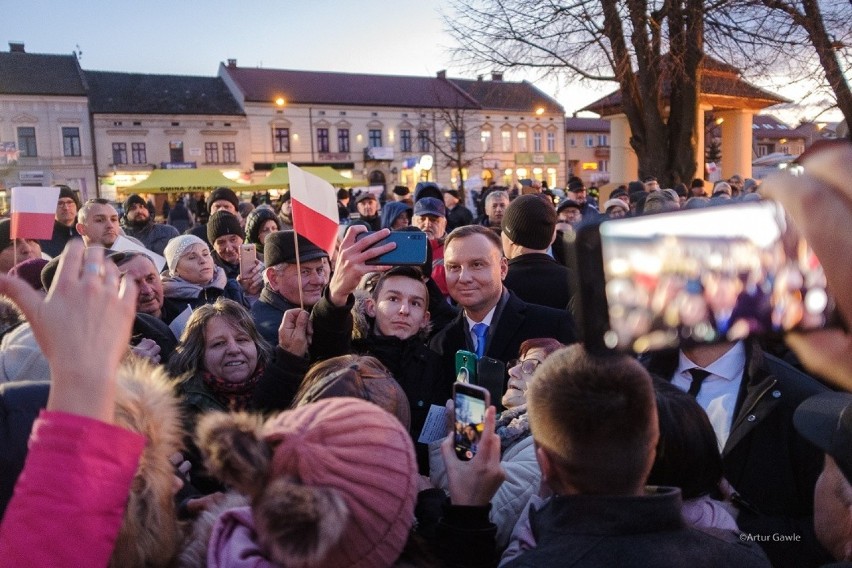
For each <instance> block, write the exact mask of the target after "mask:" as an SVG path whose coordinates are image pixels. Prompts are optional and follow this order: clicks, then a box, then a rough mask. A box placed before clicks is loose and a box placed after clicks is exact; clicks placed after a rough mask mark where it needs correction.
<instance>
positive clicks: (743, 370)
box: [644, 341, 830, 566]
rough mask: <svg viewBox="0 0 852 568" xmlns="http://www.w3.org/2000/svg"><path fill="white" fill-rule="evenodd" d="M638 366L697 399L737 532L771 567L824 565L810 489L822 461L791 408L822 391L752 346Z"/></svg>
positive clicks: (687, 353) (706, 348)
mask: <svg viewBox="0 0 852 568" xmlns="http://www.w3.org/2000/svg"><path fill="white" fill-rule="evenodd" d="M644 364H645V366H646V367H647V368H648V370H649V371H651V372H652V373H654V374H656V375H658V376H660V377H662V378H664V379H666V380H668V381H670V382H671V383H672V384H673V385H675V386H676V387H678V388H680V389H682V390H685V391H687V392H689V393H690V394H692V395H693V396H695V399H696V401H697V402H698V404H699V405H701V407H702V408H704V410H705V411H706V412H707V415H708V417H709V418H710V423H711V424H712V425H713V429H714V430H715V432H716V437H717V440H718V442H719V447H720V448H721V453H722V464H723V471H724V475H725V479H726V480H727V481H728V482H729V483H730V485H731V487H733V489H734V490H735V491H737V492H738V495H737V499H734V501H735V503H736V504H737V505H738V510H739V513H738V515H737V524H738V525H739V527H740V530H742V531H743V532H745V533H747V534H749V535H752V536H753V537H754V540H755V541H757V542H758V543H759V544H760V545H761V546H762V547H763V549H764V551H765V552H766V554H767V556H769V559H770V561H772V564H773V566H817V565H821V564H823V563H825V562H828V561H829V560H830V558H829V557H828V556H827V553H826V552H825V550H823V549H822V547H821V546H820V544H819V542H817V539H816V535H815V533H814V528H813V489H814V485H815V484H816V480H817V477H818V476H819V473H820V469H821V467H822V463H823V460H822V453H821V452H820V450H819V449H817V448H816V447H815V446H813V445H812V444H811V443H809V442H808V441H807V440H805V439H804V438H803V437H802V436H800V435H799V434H798V433H797V432H796V431H795V429H794V426H793V412H794V411H795V410H796V407H797V406H798V405H799V404H800V403H801V402H802V401H803V400H805V399H806V398H808V397H810V396H813V395H815V394H819V393H821V392H826V391H827V390H828V389H827V388H826V387H825V386H824V385H822V384H821V383H819V382H817V381H816V380H815V379H813V378H812V377H810V376H808V375H806V374H805V373H803V372H801V371H799V370H797V369H795V368H794V367H792V366H790V365H788V364H787V363H785V362H784V361H782V360H780V359H778V358H776V357H773V356H772V355H769V354H768V353H764V352H763V351H762V350H761V349H760V347H759V346H758V344H757V342H755V341H738V342H735V343H722V344H717V345H703V346H694V347H690V348H688V349H683V350H680V351H677V350H671V351H660V352H657V353H654V354H652V355H651V356H650V357H647V358H646V359H645V361H644ZM766 535H769V538H764V537H765V536H766ZM772 535H793V536H792V537H787V538H782V537H780V536H776V537H775V538H772Z"/></svg>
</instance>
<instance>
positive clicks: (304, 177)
mask: <svg viewBox="0 0 852 568" xmlns="http://www.w3.org/2000/svg"><path fill="white" fill-rule="evenodd" d="M287 173H288V175H289V176H290V199H291V200H292V201H293V229H294V230H295V231H296V234H297V235H299V236H302V237H305V238H306V239H308V240H309V241H311V242H312V243H314V244H315V245H317V246H318V247H320V248H321V249H323V250H324V251H326V252H327V253H328V254H329V256H331V254H332V253H333V252H334V247H335V245H336V244H337V227H338V225H340V216H339V215H338V213H337V192H336V191H335V190H334V187H332V185H331V184H330V183H328V182H327V181H325V180H324V179H322V178H320V177H317V176H315V175H314V174H310V173H308V172H306V171H304V170H302V169H301V168H299V167H298V166H295V165H293V164H290V163H288V164H287Z"/></svg>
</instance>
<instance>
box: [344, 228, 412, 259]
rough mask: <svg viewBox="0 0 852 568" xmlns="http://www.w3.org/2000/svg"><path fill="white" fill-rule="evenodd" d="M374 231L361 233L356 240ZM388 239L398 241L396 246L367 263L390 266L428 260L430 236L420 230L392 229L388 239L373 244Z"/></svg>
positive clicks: (381, 242)
mask: <svg viewBox="0 0 852 568" xmlns="http://www.w3.org/2000/svg"><path fill="white" fill-rule="evenodd" d="M372 234H373V232H370V231H368V232H366V233H359V234H358V236H357V237H355V240H359V241H360V240H361V239H362V238H364V237H366V236H367V235H372ZM388 241H391V242H394V243H396V248H395V249H393V250H392V251H390V252H386V253H385V254H383V255H380V256H378V257H376V258H373V259H370V260H368V261H367V264H375V265H389V266H402V265H410V266H420V265H421V264H423V263H424V262H426V247H427V246H428V237H427V236H426V233H423V232H420V231H391V233H390V235H388V236H387V238H386V239H382V240H381V241H379V242H378V243H376V244H375V245H373V246H379V245H383V244H385V243H387V242H388Z"/></svg>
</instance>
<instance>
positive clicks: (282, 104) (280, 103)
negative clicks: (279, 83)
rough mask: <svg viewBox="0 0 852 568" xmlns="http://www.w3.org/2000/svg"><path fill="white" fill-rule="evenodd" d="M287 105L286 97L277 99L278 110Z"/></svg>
mask: <svg viewBox="0 0 852 568" xmlns="http://www.w3.org/2000/svg"><path fill="white" fill-rule="evenodd" d="M286 104H287V100H286V99H285V98H284V97H278V98H277V99H275V106H277V107H278V108H281V107H283V106H284V105H286Z"/></svg>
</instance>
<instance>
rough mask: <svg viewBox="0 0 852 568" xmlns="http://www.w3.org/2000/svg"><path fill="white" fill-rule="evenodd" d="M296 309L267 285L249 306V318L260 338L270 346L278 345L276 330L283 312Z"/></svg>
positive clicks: (295, 305) (295, 306)
mask: <svg viewBox="0 0 852 568" xmlns="http://www.w3.org/2000/svg"><path fill="white" fill-rule="evenodd" d="M298 307H299V306H298V305H297V304H292V303H290V302H289V301H287V300H286V299H284V296H282V295H281V294H279V293H278V292H276V291H275V290H273V289H272V288H270V287H269V285H268V284H267V285H265V286H264V287H263V290H261V292H260V298H258V300H257V301H256V302H255V303H254V304H252V305H251V317H252V319H253V320H254V324H255V325H256V326H257V331H258V332H259V333H260V335H261V337H263V338H264V339H265V340H266V341H268V342H269V343H270V344H271V345H278V328H279V327H281V320H282V319H283V318H284V312H286V311H287V310H291V309H293V308H298Z"/></svg>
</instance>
